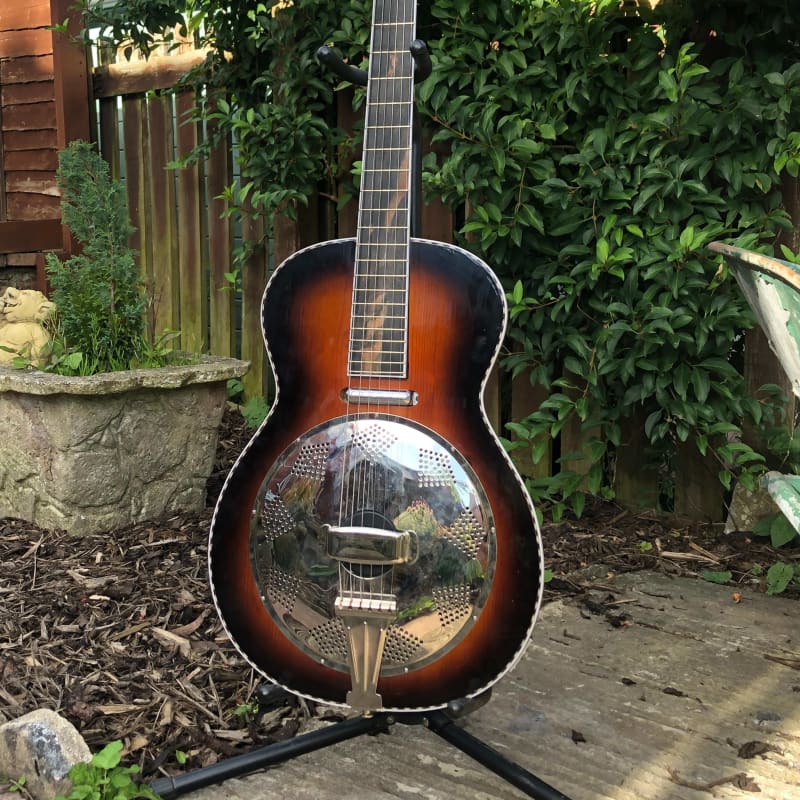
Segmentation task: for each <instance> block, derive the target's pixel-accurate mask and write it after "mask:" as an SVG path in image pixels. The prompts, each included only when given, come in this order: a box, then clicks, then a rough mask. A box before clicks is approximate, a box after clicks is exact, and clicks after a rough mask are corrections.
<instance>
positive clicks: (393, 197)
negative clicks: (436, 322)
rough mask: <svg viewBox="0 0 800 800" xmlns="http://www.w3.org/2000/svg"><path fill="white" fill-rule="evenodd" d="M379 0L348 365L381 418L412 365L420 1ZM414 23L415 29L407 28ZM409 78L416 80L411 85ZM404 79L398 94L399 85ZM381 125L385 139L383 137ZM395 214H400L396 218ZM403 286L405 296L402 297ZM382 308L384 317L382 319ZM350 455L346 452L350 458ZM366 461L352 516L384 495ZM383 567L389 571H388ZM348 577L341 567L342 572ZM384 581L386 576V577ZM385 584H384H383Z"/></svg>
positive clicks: (353, 490)
mask: <svg viewBox="0 0 800 800" xmlns="http://www.w3.org/2000/svg"><path fill="white" fill-rule="evenodd" d="M407 2H408V0H406V3H407ZM379 5H381V4H380V3H379V2H376V4H375V7H374V8H373V27H372V41H371V46H370V58H371V63H370V81H369V86H368V90H367V92H368V94H367V114H368V115H369V117H370V119H369V120H368V124H367V126H366V129H365V143H364V157H363V165H364V167H365V169H364V171H363V173H362V178H363V191H362V202H361V204H360V207H359V225H358V230H359V236H358V238H357V243H356V274H355V277H354V298H353V311H352V315H351V341H350V350H349V357H348V358H349V370H348V371H349V372H350V373H353V374H352V376H351V377H353V378H356V377H357V380H354V381H353V382H354V384H356V383H357V384H358V385H359V386H360V387H363V386H364V378H365V377H366V385H367V389H368V394H367V397H368V401H367V403H366V409H364V408H363V407H360V408H359V410H358V411H356V413H355V414H354V415H353V414H351V410H350V407H349V402H348V408H347V412H346V414H347V418H348V419H351V418H355V419H359V418H365V417H366V418H372V419H374V418H375V415H377V414H379V413H380V412H381V411H382V410H383V411H388V410H389V406H388V405H386V404H383V405H382V404H381V402H380V400H376V401H375V402H374V404H373V400H372V397H373V396H374V395H373V394H372V391H373V390H375V389H380V388H384V387H386V386H389V385H391V382H389V383H386V382H385V381H384V380H382V379H383V378H384V377H397V376H398V370H397V367H396V363H397V362H396V361H395V355H401V358H400V361H399V366H400V367H401V368H403V367H405V370H406V371H407V369H408V363H407V358H408V289H409V283H408V273H409V261H408V259H409V223H410V202H409V201H410V196H409V192H410V169H411V168H410V149H411V119H410V117H411V114H412V113H413V111H412V108H411V103H413V64H412V63H411V57H410V54H409V51H408V46H409V45H410V42H411V39H412V38H413V27H414V24H415V20H414V11H415V7H414V4H413V2H412V6H411V9H410V10H409V9H408V8H407V7H405V8H404V9H403V12H404V13H403V14H402V15H401V14H400V9H399V8H395V7H394V5H393V3H392V2H390V3H389V9H388V10H389V18H390V22H389V23H386V22H384V21H383V20H382V19H381V16H382V12H383V11H385V10H386V8H385V6H381V7H380V8H379ZM409 27H411V30H412V36H409V35H408V29H409ZM404 59H405V60H404ZM398 70H399V75H398V74H397V71H398ZM395 82H397V83H395ZM408 83H410V84H411V85H410V86H409V85H407V84H408ZM398 84H399V85H400V99H399V100H398V99H397V92H396V88H397V85H398ZM404 90H405V92H409V91H410V97H409V98H406V97H405V96H404ZM404 111H405V114H406V115H407V116H408V117H409V119H408V120H406V119H404ZM379 132H380V134H381V139H378V133H379ZM387 133H388V138H387V135H386V134H387ZM373 140H375V141H373ZM373 145H374V146H373ZM378 145H380V146H378ZM379 155H380V157H381V161H382V164H383V167H382V168H378V166H377V165H376V163H375V160H376V158H377V157H378V156H379ZM387 162H388V168H387ZM392 179H393V180H392ZM384 198H385V199H384ZM367 199H368V200H369V204H368V203H367ZM376 215H378V216H379V217H380V215H383V218H382V221H383V223H384V224H382V225H375V224H374V223H375V217H376ZM390 215H393V216H394V218H393V219H392V217H391V216H390ZM392 223H394V224H392ZM400 223H405V225H402V224H400ZM400 248H402V249H403V250H404V258H403V259H398V258H396V257H393V258H389V255H388V253H389V252H391V253H392V254H393V255H395V254H397V253H398V251H399V250H400ZM398 264H399V265H400V266H401V267H402V272H401V273H400V275H398V272H397V266H398ZM398 286H399V287H400V288H398ZM398 293H399V294H400V296H401V298H402V303H400V302H398V301H397V299H396V297H397V294H398ZM390 298H391V300H390ZM397 306H399V307H400V308H401V310H402V316H401V317H398V316H397V308H396V307H397ZM370 311H371V312H372V313H371V314H370ZM376 316H380V317H381V320H380V324H378V322H377V320H376ZM367 321H372V322H374V323H375V325H374V328H373V330H371V331H369V330H368V329H367V325H366V324H365V323H366V322H367ZM398 325H399V330H398ZM356 332H358V335H357V334H356ZM398 335H399V337H400V347H401V348H402V349H403V350H404V351H405V352H404V353H401V354H397V353H396V352H395V350H394V348H393V347H390V346H389V345H394V344H395V343H396V342H397V339H396V337H397V336H398ZM365 455H366V454H365ZM348 461H349V459H347V458H346V461H345V463H348ZM361 465H362V466H359V465H356V466H355V467H354V469H355V475H353V473H352V472H351V473H350V474H351V475H353V478H354V483H355V484H356V485H355V486H353V485H350V486H349V487H348V491H347V495H348V496H349V498H348V501H347V503H346V504H345V503H342V502H340V518H341V513H342V511H341V509H342V507H343V506H346V507H347V508H348V517H349V519H351V520H354V519H355V516H356V513H358V511H362V510H363V511H366V510H367V508H368V506H369V505H373V506H374V505H375V504H376V502H378V501H379V498H378V497H377V496H376V495H377V489H378V487H377V486H376V485H375V483H376V480H377V479H378V476H377V470H376V469H374V468H370V467H369V461H368V459H367V458H365V457H364V456H363V455H362V459H361ZM359 473H360V474H359ZM382 478H383V480H382V483H383V489H384V499H383V507H384V508H385V507H386V506H387V505H388V496H389V492H390V481H389V473H388V468H387V467H386V466H385V465H384V471H383V476H382ZM345 482H347V483H349V481H343V486H342V491H343V492H344V483H345ZM390 572H393V570H390ZM381 575H382V576H384V574H383V573H381ZM342 577H343V576H341V574H340V580H341V578H342ZM350 577H352V576H350ZM383 582H384V581H383V577H382V578H381V581H380V583H381V584H382V583H383ZM373 583H374V582H373V581H369V582H367V587H368V589H369V590H370V591H371V590H372V588H373V586H372V585H373ZM362 588H363V584H362ZM386 588H387V587H385V586H380V590H381V591H383V590H385V589H386Z"/></svg>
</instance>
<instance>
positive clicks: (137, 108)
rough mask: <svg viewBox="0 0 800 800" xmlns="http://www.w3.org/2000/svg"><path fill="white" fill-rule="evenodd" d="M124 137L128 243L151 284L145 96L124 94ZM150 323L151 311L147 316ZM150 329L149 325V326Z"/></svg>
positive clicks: (143, 275) (145, 280)
mask: <svg viewBox="0 0 800 800" xmlns="http://www.w3.org/2000/svg"><path fill="white" fill-rule="evenodd" d="M122 118H123V139H124V147H125V186H126V189H127V193H128V213H129V215H130V218H131V224H132V225H133V226H134V228H135V230H134V232H133V234H132V235H131V239H130V244H131V247H132V248H133V249H134V250H135V251H136V254H137V261H138V264H139V271H140V273H141V275H142V279H143V280H144V282H145V284H146V285H147V286H148V287H150V286H151V285H152V258H151V252H150V231H149V227H150V217H149V214H148V213H147V200H148V197H149V193H148V188H147V186H148V184H147V180H148V176H147V168H146V164H147V161H148V160H149V159H148V154H149V144H148V139H147V136H146V132H145V129H146V121H147V116H146V107H145V99H144V97H141V96H136V97H126V98H125V99H124V100H123V101H122ZM148 319H149V322H150V323H151V324H152V322H153V318H152V314H149V315H148ZM151 330H152V327H151Z"/></svg>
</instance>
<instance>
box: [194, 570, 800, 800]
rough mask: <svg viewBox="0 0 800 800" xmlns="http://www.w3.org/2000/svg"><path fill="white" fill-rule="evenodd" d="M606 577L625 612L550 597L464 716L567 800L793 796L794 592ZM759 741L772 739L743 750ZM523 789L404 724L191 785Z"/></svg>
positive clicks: (314, 792)
mask: <svg viewBox="0 0 800 800" xmlns="http://www.w3.org/2000/svg"><path fill="white" fill-rule="evenodd" d="M608 584H609V589H610V590H611V591H612V592H613V595H614V599H615V602H616V603H617V605H616V606H614V608H616V609H618V610H619V614H624V615H625V617H624V618H623V619H622V620H617V622H618V623H621V624H619V627H615V626H614V625H613V624H611V623H610V622H609V621H608V619H607V618H606V617H604V616H599V615H595V614H589V613H588V612H586V611H585V610H583V609H581V608H580V607H579V606H578V605H576V604H575V603H573V602H570V601H566V602H554V603H551V604H549V605H547V606H546V607H545V608H544V609H543V612H542V615H541V618H540V620H539V622H538V623H537V626H536V628H535V630H534V636H533V641H532V643H531V645H530V647H529V648H528V650H527V652H526V653H525V655H524V657H523V659H522V660H521V662H520V663H519V664H518V666H517V667H516V669H515V670H514V671H513V672H512V673H511V674H510V675H508V676H506V678H504V679H503V680H502V681H500V683H499V684H498V685H497V686H496V687H495V691H494V693H493V697H492V699H491V701H490V702H489V703H488V704H487V705H486V706H484V707H483V708H481V709H479V710H478V711H476V712H475V713H473V714H472V715H471V716H470V717H469V718H468V719H467V720H466V722H465V723H464V725H465V727H466V729H467V730H469V731H470V732H471V733H473V734H475V735H476V736H478V737H480V738H482V739H484V740H486V741H487V742H489V743H490V744H491V745H492V746H493V747H495V748H496V749H497V750H498V751H499V752H501V753H503V754H504V755H506V756H507V757H509V758H511V759H513V760H515V761H517V762H518V763H520V764H521V765H522V766H524V767H525V768H526V769H528V770H530V771H531V772H533V773H534V774H536V775H537V776H539V777H540V778H541V779H542V780H544V781H546V782H547V783H549V784H551V785H552V786H553V787H555V788H556V789H558V790H560V791H561V792H563V793H565V794H566V795H568V796H569V797H570V798H572V800H709V798H720V799H721V800H751V799H752V800H797V798H799V797H800V788H798V787H800V619H799V617H800V606H799V605H798V603H797V601H793V600H786V599H782V598H776V597H767V596H765V595H760V594H756V593H753V592H750V591H748V590H747V589H743V590H741V592H742V599H741V601H740V602H738V603H737V602H735V600H734V597H733V590H732V589H731V587H725V586H716V585H713V584H710V583H704V582H702V581H699V580H694V579H688V578H683V579H670V578H668V577H665V576H661V575H653V574H649V573H638V574H635V575H627V576H620V577H618V578H616V579H614V580H609V581H608ZM750 742H762V743H764V744H765V745H766V746H767V747H769V748H770V749H768V750H767V751H766V752H764V753H763V754H762V755H757V756H755V757H753V758H744V757H741V756H740V755H739V753H740V748H742V746H743V745H747V744H748V743H750ZM751 749H753V748H751ZM755 749H758V748H755ZM734 776H740V777H738V778H736V779H734ZM726 779H732V780H730V781H726ZM720 781H723V782H720ZM717 782H720V783H717ZM715 783H716V784H717V785H714V784H715ZM693 787H694V788H693ZM700 787H705V788H700ZM748 787H749V788H748ZM756 787H757V788H758V789H759V790H760V791H756ZM524 796H525V795H523V794H522V793H521V792H520V791H519V790H517V789H514V788H512V787H510V786H509V785H508V784H507V783H505V782H503V781H502V780H501V779H500V778H498V777H497V776H495V775H493V774H492V773H490V772H489V771H488V770H487V769H485V768H484V767H482V766H480V765H479V764H477V763H476V762H474V761H473V760H472V759H470V758H469V757H467V756H465V755H463V754H462V753H460V752H459V751H457V750H454V749H453V748H452V747H450V746H449V745H448V744H447V743H445V742H443V741H442V740H440V739H439V738H438V737H437V736H435V735H434V734H433V733H431V732H430V731H427V730H425V729H424V728H423V727H421V726H406V725H399V724H398V725H395V726H394V727H393V728H392V729H391V732H390V733H389V734H383V735H379V736H365V737H361V738H360V739H355V740H351V741H348V742H343V743H341V744H337V745H335V746H333V747H330V748H328V749H326V750H320V751H317V752H315V753H310V754H308V755H305V756H302V757H300V758H297V759H295V760H294V761H292V762H288V763H286V764H283V765H281V766H279V767H275V768H272V769H270V770H267V771H262V772H259V773H256V774H254V775H251V776H248V777H244V778H237V779H231V780H228V781H226V782H225V783H224V784H222V786H217V787H208V788H205V789H200V790H197V791H194V792H191V793H189V794H187V795H184V797H186V798H188V800H276V799H277V798H285V797H292V798H296V800H302V799H304V798H308V799H309V800H311V798H313V799H314V800H346V799H348V798H352V800H356V799H358V800H365V799H366V800H389V798H408V799H409V800H411V799H412V798H413V800H419V798H426V800H511V799H512V798H516V797H524Z"/></svg>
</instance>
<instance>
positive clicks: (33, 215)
mask: <svg viewBox="0 0 800 800" xmlns="http://www.w3.org/2000/svg"><path fill="white" fill-rule="evenodd" d="M6 200H7V206H6V213H7V214H8V219H9V220H16V219H18V220H24V219H27V220H52V219H58V218H60V215H61V204H60V202H59V198H58V197H50V196H48V195H45V194H26V193H14V192H8V193H7V194H6Z"/></svg>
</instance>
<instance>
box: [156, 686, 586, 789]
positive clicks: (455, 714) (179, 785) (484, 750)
mask: <svg viewBox="0 0 800 800" xmlns="http://www.w3.org/2000/svg"><path fill="white" fill-rule="evenodd" d="M259 689H260V691H259V692H258V696H259V704H260V705H261V707H262V708H266V707H272V708H276V707H278V706H280V705H285V704H286V703H288V701H289V698H290V695H289V693H288V692H286V691H285V690H284V689H281V688H280V687H278V686H274V685H272V684H264V685H263V686H262V687H259ZM489 694H490V692H486V693H485V694H484V695H481V697H480V698H478V700H477V701H472V702H470V701H456V702H452V703H450V704H449V705H448V706H447V709H446V710H445V711H425V712H421V713H419V714H417V713H403V714H387V713H380V714H374V715H371V716H366V715H365V716H360V717H353V718H351V719H346V720H344V721H342V722H334V723H332V724H330V725H328V726H326V727H324V728H320V729H319V730H316V731H311V732H310V733H304V734H301V735H300V736H295V737H294V738H293V739H289V740H288V741H285V742H277V743H276V744H269V745H266V746H265V747H261V748H258V749H256V750H253V751H252V752H250V753H244V754H243V755H240V756H233V757H232V758H229V759H226V760H225V761H221V762H219V763H217V764H212V765H211V766H210V767H203V768H202V769H198V770H194V771H193V772H188V773H186V774H184V775H176V776H174V777H166V778H158V779H156V780H154V781H153V782H152V783H151V784H150V788H151V789H152V790H153V791H154V792H155V793H156V794H158V795H160V796H161V797H162V798H164V800H172V798H173V797H178V796H179V795H182V794H186V793H187V792H192V791H195V790H196V789H203V788H205V787H206V786H213V785H214V784H216V783H221V782H222V781H225V780H227V779H229V778H238V777H241V776H243V775H247V774H249V773H251V772H255V771H257V770H260V769H265V768H266V767H274V766H276V765H278V764H282V763H283V762H285V761H289V760H290V759H292V758H296V757H297V756H302V755H305V754H306V753H312V752H314V751H315V750H321V749H322V748H325V747H330V746H331V745H334V744H338V743H339V742H344V741H347V740H348V739H354V738H356V737H357V736H363V735H364V734H371V735H375V734H380V733H387V732H388V731H389V729H390V728H391V727H392V726H393V725H395V724H405V725H423V726H424V727H426V728H428V730H430V731H432V732H433V733H435V734H436V735H437V736H440V737H441V738H442V739H444V740H445V741H446V742H449V743H450V744H451V745H453V747H456V748H458V749H459V750H461V752H462V753H465V754H466V755H468V756H470V757H471V758H474V759H475V760H476V761H477V762H478V763H479V764H482V765H483V766H484V767H487V768H488V769H490V770H491V771H492V772H494V773H495V774H496V775H499V776H500V777H501V778H502V779H503V780H505V781H506V782H507V783H509V784H511V785H512V786H515V787H516V788H517V789H519V790H520V791H521V792H522V793H523V794H525V795H527V796H528V797H533V798H534V800H570V798H569V797H567V795H565V794H562V793H561V792H559V791H558V790H557V789H554V788H553V787H552V786H550V785H549V784H547V783H545V782H544V781H543V780H541V779H540V778H537V777H536V776H535V775H534V774H533V773H531V772H528V770H526V769H523V768H522V767H521V766H519V764H515V763H514V762H512V761H509V760H508V759H507V758H505V756H503V755H501V754H500V753H498V752H497V751H496V750H494V749H492V748H491V747H489V745H487V744H486V743H485V742H482V741H481V740H480V739H478V738H477V737H475V736H473V735H472V734H471V733H469V732H468V731H465V730H464V729H463V728H461V727H459V726H458V725H456V723H455V720H456V719H458V718H459V717H462V716H465V715H466V714H468V713H469V712H470V711H473V710H474V709H475V708H476V706H478V705H483V704H484V703H485V702H486V700H488V696H489Z"/></svg>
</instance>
